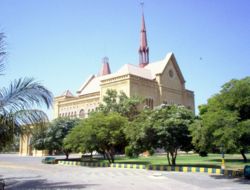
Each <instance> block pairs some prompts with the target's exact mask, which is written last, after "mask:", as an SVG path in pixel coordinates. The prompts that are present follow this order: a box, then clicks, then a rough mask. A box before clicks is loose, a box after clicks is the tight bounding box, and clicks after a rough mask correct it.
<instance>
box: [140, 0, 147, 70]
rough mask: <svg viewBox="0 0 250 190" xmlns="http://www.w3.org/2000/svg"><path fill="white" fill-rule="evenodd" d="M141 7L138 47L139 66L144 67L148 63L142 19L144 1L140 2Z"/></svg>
mask: <svg viewBox="0 0 250 190" xmlns="http://www.w3.org/2000/svg"><path fill="white" fill-rule="evenodd" d="M140 4H141V7H142V25H141V34H140V38H141V39H140V47H139V66H140V67H144V66H146V65H147V64H148V63H149V48H148V42H147V34H146V26H145V20H144V10H143V8H144V2H143V1H142V2H141V3H140Z"/></svg>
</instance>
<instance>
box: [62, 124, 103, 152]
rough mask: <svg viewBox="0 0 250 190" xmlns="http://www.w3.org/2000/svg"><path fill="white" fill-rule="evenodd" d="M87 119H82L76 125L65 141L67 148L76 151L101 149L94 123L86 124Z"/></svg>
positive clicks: (64, 144)
mask: <svg viewBox="0 0 250 190" xmlns="http://www.w3.org/2000/svg"><path fill="white" fill-rule="evenodd" d="M86 120H87V119H85V120H81V121H80V122H79V124H78V125H77V126H76V127H74V128H73V129H72V130H71V131H70V133H69V134H68V135H67V136H66V138H65V139H64V141H63V146H64V148H65V149H69V150H72V151H74V152H81V153H89V152H90V153H91V154H92V152H93V151H99V152H100V151H101V150H100V149H99V147H98V144H97V137H96V133H95V131H94V130H93V129H92V125H87V124H85V122H86Z"/></svg>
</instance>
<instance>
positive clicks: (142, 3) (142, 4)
mask: <svg viewBox="0 0 250 190" xmlns="http://www.w3.org/2000/svg"><path fill="white" fill-rule="evenodd" d="M140 5H141V11H142V14H143V11H144V10H143V8H144V2H143V1H141V2H140Z"/></svg>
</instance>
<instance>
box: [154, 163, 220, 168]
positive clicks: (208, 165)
mask: <svg viewBox="0 0 250 190" xmlns="http://www.w3.org/2000/svg"><path fill="white" fill-rule="evenodd" d="M151 165H152V166H170V165H168V164H151ZM175 166H176V167H201V168H217V169H220V168H221V167H220V166H217V165H213V164H178V163H177V164H176V165H175Z"/></svg>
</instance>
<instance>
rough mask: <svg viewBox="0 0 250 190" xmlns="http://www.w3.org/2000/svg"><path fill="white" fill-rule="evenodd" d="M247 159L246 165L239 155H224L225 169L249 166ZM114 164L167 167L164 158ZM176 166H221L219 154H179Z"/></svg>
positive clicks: (120, 161)
mask: <svg viewBox="0 0 250 190" xmlns="http://www.w3.org/2000/svg"><path fill="white" fill-rule="evenodd" d="M246 156H247V158H249V161H248V162H247V163H244V162H243V160H242V156H241V155H240V154H225V164H226V168H230V169H233V168H234V169H236V168H237V169H242V168H244V166H245V165H250V154H247V155H246ZM115 162H116V163H131V164H152V165H168V162H167V157H166V156H149V157H139V158H135V159H129V158H116V160H115ZM176 164H177V165H185V166H189V165H190V166H203V167H219V168H220V166H221V154H209V155H208V156H207V157H200V156H199V155H197V154H185V153H184V154H179V155H178V156H177V161H176Z"/></svg>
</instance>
